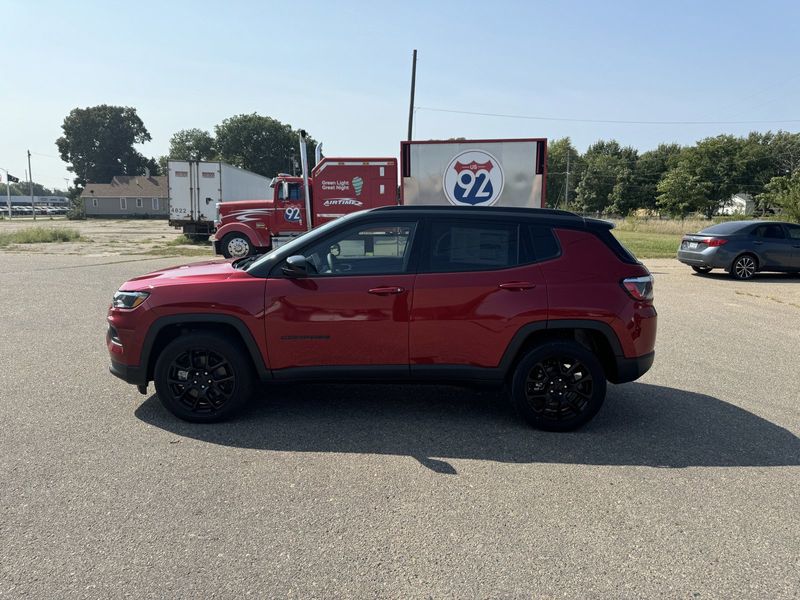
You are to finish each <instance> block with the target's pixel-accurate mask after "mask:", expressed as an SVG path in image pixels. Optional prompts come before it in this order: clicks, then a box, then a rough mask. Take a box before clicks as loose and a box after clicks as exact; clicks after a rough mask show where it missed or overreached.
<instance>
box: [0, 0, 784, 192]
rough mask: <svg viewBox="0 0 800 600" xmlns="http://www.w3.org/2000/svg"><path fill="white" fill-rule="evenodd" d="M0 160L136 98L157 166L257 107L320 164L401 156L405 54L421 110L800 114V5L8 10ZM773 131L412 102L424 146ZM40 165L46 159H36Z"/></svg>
mask: <svg viewBox="0 0 800 600" xmlns="http://www.w3.org/2000/svg"><path fill="white" fill-rule="evenodd" d="M1 5H2V7H3V9H2V12H3V20H4V21H7V22H8V26H6V25H4V27H3V29H4V30H5V31H4V35H3V38H4V40H5V41H4V43H3V52H2V55H0V57H1V58H0V67H1V68H2V71H3V74H4V75H3V78H2V83H0V86H1V87H0V90H1V92H2V93H0V167H4V168H9V169H11V171H12V173H13V174H15V175H18V176H22V175H23V171H24V169H25V168H26V157H25V152H26V149H28V148H30V150H31V152H33V153H35V154H34V156H33V174H34V178H35V179H36V180H37V181H39V182H41V183H43V184H44V185H47V186H49V187H53V186H61V187H63V185H64V179H63V178H64V177H69V176H70V174H69V173H68V172H67V171H66V169H65V165H64V164H63V163H62V162H61V161H60V160H59V159H57V158H52V157H57V155H58V152H57V150H56V147H55V144H54V141H55V139H56V138H57V137H58V136H59V135H60V134H61V128H60V126H61V123H62V121H63V119H64V117H65V116H66V114H67V113H68V112H69V111H70V110H71V109H72V108H74V107H76V106H80V107H85V106H91V105H95V104H102V103H107V104H120V105H127V106H134V107H136V108H137V109H138V112H139V115H140V116H141V117H142V119H143V120H144V123H145V125H146V127H147V128H148V129H149V131H150V133H151V135H152V137H153V141H152V142H151V143H148V144H146V145H144V146H143V147H142V148H141V151H142V152H143V153H145V154H146V155H149V156H156V157H157V156H159V155H162V154H165V153H166V151H167V148H168V143H169V137H170V136H171V135H172V134H173V133H174V132H175V131H178V130H180V129H184V128H189V127H200V128H204V129H208V130H212V129H213V126H214V125H215V124H217V123H219V122H220V121H221V120H222V119H224V118H226V117H228V116H231V115H234V114H239V113H248V112H258V113H260V114H263V115H269V116H272V117H275V118H277V119H279V120H281V121H284V122H286V123H289V124H291V125H292V126H294V127H303V128H305V129H307V130H308V131H309V132H310V133H311V134H312V135H313V136H314V137H315V138H317V139H319V140H322V141H323V142H324V143H325V153H326V154H327V155H329V156H334V155H340V156H348V155H351V156H352V155H360V156H397V154H398V151H399V142H400V140H401V139H403V138H404V137H405V133H406V127H407V114H408V92H409V81H410V68H411V51H412V49H414V48H417V49H418V50H419V63H418V76H417V100H416V104H417V105H418V106H421V107H436V108H445V109H455V110H465V111H476V112H487V113H503V114H515V115H534V116H535V115H539V116H547V117H563V118H575V119H607V120H615V119H621V120H640V121H653V120H660V121H663V120H668V121H680V120H688V121H708V120H727V121H731V120H734V121H735V120H778V119H800V64H799V63H798V58H800V46H799V45H798V33H797V27H798V23H800V3H798V2H791V1H770V0H766V1H761V2H738V1H729V2H705V1H704V2H697V1H692V2H688V1H686V2H675V1H670V2H657V3H656V2H641V1H638V2H633V1H631V2H580V1H576V0H572V1H570V2H553V1H550V2H534V1H531V2H467V1H466V0H460V1H458V2H423V1H419V2H416V1H407V2H393V3H383V2H363V3H362V2H342V1H337V2H325V3H321V2H255V1H249V2H245V1H242V2H235V1H230V2H227V1H225V2H223V1H219V2H213V3H212V2H200V1H196V0H195V1H192V2H183V1H169V2H164V1H161V2H149V1H138V2H120V3H117V2H111V1H108V0H106V1H103V2H96V1H80V2H60V1H59V2H56V1H50V0H40V1H33V0H4V1H3V2H2V4H1ZM779 128H782V129H787V130H790V131H798V130H800V123H785V124H783V125H781V124H774V125H766V124H753V125H680V126H675V125H672V126H668V125H627V124H589V123H578V122H560V121H535V120H523V119H505V118H496V117H485V116H474V115H460V114H448V113H436V112H431V111H427V110H418V111H417V113H416V127H415V131H416V133H415V137H416V138H418V139H430V138H443V137H444V138H446V137H452V136H464V137H529V136H545V137H548V138H551V139H553V138H558V137H562V136H571V137H572V139H573V141H574V142H575V144H576V145H577V146H578V148H579V149H580V150H584V149H585V148H586V147H587V146H588V145H589V144H590V143H592V142H593V141H595V140H597V139H599V138H616V139H617V140H619V141H620V142H622V143H623V144H630V145H633V146H635V147H637V148H639V149H642V150H646V149H649V148H652V147H654V146H655V145H657V144H658V143H659V142H662V141H665V142H672V141H674V142H679V143H682V144H691V143H692V142H694V141H695V140H697V139H700V138H703V137H706V136H711V135H716V134H719V133H723V132H724V133H734V134H745V133H747V132H748V131H750V130H753V129H758V130H767V129H773V130H774V129H779ZM42 155H47V156H42Z"/></svg>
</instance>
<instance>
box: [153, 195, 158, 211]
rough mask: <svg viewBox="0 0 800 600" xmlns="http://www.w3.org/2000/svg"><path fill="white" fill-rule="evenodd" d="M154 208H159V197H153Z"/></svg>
mask: <svg viewBox="0 0 800 600" xmlns="http://www.w3.org/2000/svg"><path fill="white" fill-rule="evenodd" d="M153 210H158V198H153Z"/></svg>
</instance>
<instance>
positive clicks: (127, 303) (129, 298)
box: [111, 292, 150, 308]
mask: <svg viewBox="0 0 800 600" xmlns="http://www.w3.org/2000/svg"><path fill="white" fill-rule="evenodd" d="M149 295H150V294H149V293H148V292H117V293H116V294H114V300H113V301H112V302H111V306H113V307H114V308H136V307H137V306H139V305H140V304H141V303H142V302H144V301H145V300H146V299H147V297H148V296H149Z"/></svg>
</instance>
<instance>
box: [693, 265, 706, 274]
mask: <svg viewBox="0 0 800 600" xmlns="http://www.w3.org/2000/svg"><path fill="white" fill-rule="evenodd" d="M692 270H693V271H694V272H695V273H700V274H701V275H705V274H707V273H711V267H697V266H694V265H693V266H692Z"/></svg>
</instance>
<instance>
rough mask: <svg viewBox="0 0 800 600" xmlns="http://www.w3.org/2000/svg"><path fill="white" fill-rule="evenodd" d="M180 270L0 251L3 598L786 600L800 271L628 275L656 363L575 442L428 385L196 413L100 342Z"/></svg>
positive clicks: (314, 392) (275, 397)
mask: <svg viewBox="0 0 800 600" xmlns="http://www.w3.org/2000/svg"><path fill="white" fill-rule="evenodd" d="M176 262H180V259H177V260H176V259H174V258H172V259H166V260H165V259H151V258H146V259H142V258H141V257H125V256H116V257H105V258H104V257H85V256H57V255H28V254H0V598H6V597H7V598H125V597H130V598H164V597H174V598H242V597H269V598H283V597H290V598H314V597H319V598H330V597H343V598H374V597H387V598H542V597H546V598H692V599H694V598H793V597H798V596H800V498H798V490H800V486H799V485H798V483H800V439H798V435H799V434H800V408H799V407H798V402H800V369H798V366H800V359H799V358H798V350H800V279H797V278H792V277H790V276H783V275H775V276H762V277H759V278H757V279H756V280H755V281H751V282H743V283H739V282H734V281H732V280H730V279H728V278H727V277H725V276H724V275H722V274H720V275H715V274H712V275H711V276H708V277H702V276H697V275H694V274H693V273H692V272H691V271H690V270H689V269H688V268H686V267H683V266H681V265H679V264H678V263H677V262H675V261H672V260H659V261H649V262H648V265H649V266H650V268H651V270H652V271H653V272H654V273H655V276H656V306H657V308H658V311H659V319H660V320H659V335H658V342H657V347H656V351H657V356H656V362H655V364H654V366H653V369H652V370H651V371H650V372H649V373H648V374H646V375H645V376H644V377H643V378H642V379H641V380H639V381H638V382H635V383H630V384H625V385H620V386H609V393H608V399H607V401H606V404H605V406H604V407H603V409H602V410H601V412H600V413H599V414H598V416H597V417H596V418H595V420H594V421H592V422H591V423H590V424H589V425H588V426H586V427H585V428H583V429H582V430H580V431H578V432H574V433H568V434H556V433H545V432H539V431H535V430H531V429H529V428H528V427H527V426H526V425H524V424H523V423H522V422H521V421H520V420H519V419H518V418H517V417H516V416H515V415H514V413H513V410H512V409H511V408H510V407H509V405H508V402H507V401H506V400H505V398H504V397H503V396H502V395H501V394H499V393H497V392H495V391H491V390H485V389H484V390H469V389H462V388H457V387H446V386H432V387H426V386H381V385H352V386H346V385H335V386H332V385H319V384H317V385H302V386H287V385H283V386H279V387H269V388H266V389H265V390H263V392H262V393H261V394H260V397H259V399H258V400H257V401H256V402H254V403H253V405H252V407H251V408H250V409H249V410H248V411H246V413H245V414H244V415H242V416H241V417H240V418H238V419H236V420H235V421H232V422H229V423H224V424H218V425H192V424H188V423H183V422H180V421H177V420H176V419H175V418H174V417H172V416H171V415H169V414H168V413H167V412H166V411H165V410H164V409H163V408H161V406H160V404H159V402H158V399H157V398H156V397H155V396H154V395H153V388H152V385H151V387H150V392H151V394H150V395H149V396H142V395H140V394H139V393H138V392H137V391H136V389H135V388H134V387H132V386H129V385H127V384H125V383H123V382H121V381H119V380H117V379H115V378H114V377H112V376H111V375H110V374H109V373H108V357H107V353H106V350H105V345H104V335H105V312H106V309H107V307H108V304H109V301H110V299H111V295H112V293H113V292H114V291H115V289H117V287H118V286H119V284H121V283H122V282H123V281H125V280H126V279H128V278H129V277H132V276H134V275H138V274H141V273H144V272H146V271H150V270H154V269H156V268H160V267H164V266H167V265H169V264H176Z"/></svg>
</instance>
